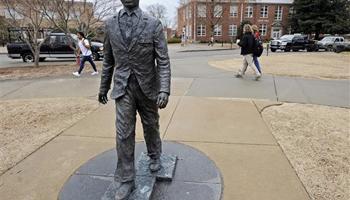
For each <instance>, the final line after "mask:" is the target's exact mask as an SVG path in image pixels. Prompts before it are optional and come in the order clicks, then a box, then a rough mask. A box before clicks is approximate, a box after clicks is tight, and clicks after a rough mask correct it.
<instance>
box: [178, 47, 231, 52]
mask: <svg viewBox="0 0 350 200" xmlns="http://www.w3.org/2000/svg"><path fill="white" fill-rule="evenodd" d="M228 50H236V48H232V49H231V48H230V49H199V50H182V51H178V53H186V52H201V51H228Z"/></svg>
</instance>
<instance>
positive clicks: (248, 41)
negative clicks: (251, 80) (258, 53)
mask: <svg viewBox="0 0 350 200" xmlns="http://www.w3.org/2000/svg"><path fill="white" fill-rule="evenodd" d="M238 45H239V46H240V47H241V55H243V66H242V68H241V69H240V70H238V73H237V74H236V77H237V78H240V77H242V76H243V75H244V74H245V72H246V70H247V67H248V66H249V67H251V68H252V69H253V70H254V71H255V74H256V76H255V80H259V79H260V77H261V73H260V72H259V70H258V68H257V67H256V66H255V64H254V62H253V52H254V45H255V38H254V35H253V30H252V27H251V26H250V25H249V24H245V25H244V26H243V38H242V39H241V40H240V41H239V43H238Z"/></svg>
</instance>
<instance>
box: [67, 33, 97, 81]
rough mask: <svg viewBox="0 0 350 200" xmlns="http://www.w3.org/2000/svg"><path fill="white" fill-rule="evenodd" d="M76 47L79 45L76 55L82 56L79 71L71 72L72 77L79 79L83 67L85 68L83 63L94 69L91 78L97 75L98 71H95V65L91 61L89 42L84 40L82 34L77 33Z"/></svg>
mask: <svg viewBox="0 0 350 200" xmlns="http://www.w3.org/2000/svg"><path fill="white" fill-rule="evenodd" d="M77 35H78V39H79V42H78V45H79V50H78V55H77V56H80V54H82V55H83V56H82V58H81V59H80V67H79V70H78V71H77V72H73V75H74V76H76V77H79V76H80V74H81V72H82V71H83V69H84V67H85V62H86V61H88V62H89V63H90V64H91V66H92V68H93V69H94V72H92V73H91V75H92V76H94V75H97V74H98V71H97V69H96V65H95V63H94V61H93V60H92V51H91V45H90V42H89V40H87V39H86V38H85V35H84V33H83V32H78V34H77Z"/></svg>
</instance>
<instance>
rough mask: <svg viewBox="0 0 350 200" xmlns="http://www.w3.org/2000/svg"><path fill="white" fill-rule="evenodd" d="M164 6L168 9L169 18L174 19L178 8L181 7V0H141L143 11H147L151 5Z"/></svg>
mask: <svg viewBox="0 0 350 200" xmlns="http://www.w3.org/2000/svg"><path fill="white" fill-rule="evenodd" d="M156 3H159V4H162V5H164V6H165V7H166V8H167V11H168V17H170V18H171V19H173V18H174V17H175V16H176V8H177V6H178V5H179V0H140V6H141V8H142V9H146V7H147V6H148V5H151V4H156Z"/></svg>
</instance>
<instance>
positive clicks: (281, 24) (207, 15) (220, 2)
mask: <svg viewBox="0 0 350 200" xmlns="http://www.w3.org/2000/svg"><path fill="white" fill-rule="evenodd" d="M292 4H293V0H182V1H181V5H180V7H179V8H178V11H177V12H178V29H177V31H178V33H179V34H183V35H185V36H186V37H187V38H188V40H191V41H209V40H210V38H211V36H212V35H213V37H214V39H215V40H216V41H226V42H229V41H231V40H235V39H236V38H237V35H238V29H239V27H240V24H241V23H242V22H243V21H250V22H251V23H252V24H256V25H257V26H258V27H259V29H260V33H261V35H262V38H263V39H270V38H278V37H280V36H282V35H284V34H287V33H288V32H289V25H288V16H289V13H290V11H291V6H292Z"/></svg>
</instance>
